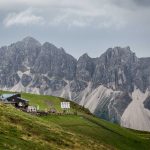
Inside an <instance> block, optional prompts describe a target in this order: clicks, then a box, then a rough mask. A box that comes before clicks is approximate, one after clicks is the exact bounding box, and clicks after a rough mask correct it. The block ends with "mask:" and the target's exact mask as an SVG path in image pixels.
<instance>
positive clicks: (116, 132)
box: [0, 91, 150, 150]
mask: <svg viewBox="0 0 150 150" xmlns="http://www.w3.org/2000/svg"><path fill="white" fill-rule="evenodd" d="M1 93H3V92H2V91H1ZM22 96H23V98H26V99H28V100H30V104H32V105H39V106H40V109H45V108H47V109H49V107H52V106H53V107H55V108H56V109H57V111H60V112H61V111H62V110H61V109H60V101H64V100H63V99H62V98H56V97H52V96H41V95H34V94H26V93H22ZM51 105H52V106H51ZM71 106H72V110H71V111H72V112H74V111H78V114H79V115H62V116H57V115H49V116H41V117H37V116H32V115H30V114H26V113H24V112H21V111H20V110H16V109H15V108H13V107H12V106H5V105H3V104H0V150H9V149H15V150H19V149H21V150H29V149H32V150H34V149H37V150H47V149H48V150H51V149H54V150H57V149H68V150H71V149H76V150H80V149H81V150H90V149H91V150H92V149H95V150H101V149H102V150H103V149H120V150H149V149H150V133H148V132H139V131H134V130H129V129H125V128H122V127H120V126H119V125H116V124H112V123H109V122H107V121H104V120H101V119H99V118H96V117H94V116H92V115H89V112H88V110H86V109H84V108H82V107H81V106H78V105H77V104H74V103H71Z"/></svg>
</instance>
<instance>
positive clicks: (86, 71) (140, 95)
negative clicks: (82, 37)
mask: <svg viewBox="0 0 150 150" xmlns="http://www.w3.org/2000/svg"><path fill="white" fill-rule="evenodd" d="M0 60H1V63H0V89H1V90H10V91H16V92H21V91H23V92H29V93H36V94H44V95H53V96H59V97H63V98H67V99H70V100H72V101H74V102H76V103H78V104H80V105H82V106H84V107H86V108H88V109H89V110H90V111H91V112H92V113H93V114H95V115H96V116H98V117H100V118H103V119H106V120H109V121H111V122H116V123H119V124H121V125H122V126H124V127H127V128H132V129H136V130H144V131H150V58H138V57H137V56H136V54H135V53H134V52H132V51H131V49H130V47H125V48H121V47H115V48H109V49H108V50H107V51H106V52H105V53H103V54H102V55H101V56H100V57H97V58H91V57H89V56H88V54H83V55H82V56H81V57H80V58H79V59H78V60H77V59H75V58H74V57H73V56H71V55H69V54H67V53H66V52H65V50H64V49H63V48H57V47H56V46H54V45H53V44H51V43H49V42H45V43H44V44H41V43H40V42H38V41H37V40H36V39H34V38H32V37H26V38H24V39H23V40H21V41H18V42H16V43H13V44H11V45H9V46H3V47H1V48H0Z"/></svg>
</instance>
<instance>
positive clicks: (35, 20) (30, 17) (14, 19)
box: [3, 8, 44, 27]
mask: <svg viewBox="0 0 150 150" xmlns="http://www.w3.org/2000/svg"><path fill="white" fill-rule="evenodd" d="M42 23H44V18H43V17H41V16H37V15H35V14H33V9H31V8H30V9H27V10H25V11H22V12H19V13H9V14H8V15H7V17H6V18H5V19H4V20H3V24H4V25H5V26H6V27H10V26H14V25H24V26H26V25H33V24H34V25H35V24H42Z"/></svg>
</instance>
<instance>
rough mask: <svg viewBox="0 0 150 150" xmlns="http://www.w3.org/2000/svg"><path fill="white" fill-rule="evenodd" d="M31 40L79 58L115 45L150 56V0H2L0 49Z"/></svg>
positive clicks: (0, 10) (0, 7) (140, 55)
mask: <svg viewBox="0 0 150 150" xmlns="http://www.w3.org/2000/svg"><path fill="white" fill-rule="evenodd" d="M26 36H32V37H34V38H36V39H37V40H39V41H40V42H41V43H43V42H45V41H48V42H50V43H53V44H55V45H56V46H57V47H63V48H64V49H65V50H66V52H68V53H70V54H72V55H73V56H75V57H76V58H78V57H79V56H80V55H82V54H83V53H85V52H87V53H88V54H89V55H90V56H92V57H97V56H100V55H101V54H102V53H103V52H104V51H105V50H106V49H107V48H109V47H115V46H121V47H125V46H130V47H131V50H132V51H134V52H136V54H137V56H138V57H143V56H144V57H146V56H150V0H0V46H3V45H8V44H10V43H12V42H16V41H18V40H21V39H22V38H24V37H26Z"/></svg>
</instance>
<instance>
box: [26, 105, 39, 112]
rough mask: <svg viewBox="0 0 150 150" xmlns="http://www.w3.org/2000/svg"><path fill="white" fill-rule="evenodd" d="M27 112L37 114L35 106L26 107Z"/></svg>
mask: <svg viewBox="0 0 150 150" xmlns="http://www.w3.org/2000/svg"><path fill="white" fill-rule="evenodd" d="M27 112H37V108H36V107H35V106H28V107H27Z"/></svg>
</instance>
